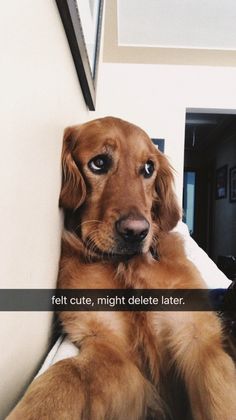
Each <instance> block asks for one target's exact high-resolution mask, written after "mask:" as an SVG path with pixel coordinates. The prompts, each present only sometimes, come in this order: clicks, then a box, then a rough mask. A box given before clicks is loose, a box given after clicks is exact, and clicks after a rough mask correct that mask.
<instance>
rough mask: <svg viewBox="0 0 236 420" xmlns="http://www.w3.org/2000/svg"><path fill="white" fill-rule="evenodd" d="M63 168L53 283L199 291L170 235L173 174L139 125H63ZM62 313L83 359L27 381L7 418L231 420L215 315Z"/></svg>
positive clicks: (233, 390)
mask: <svg viewBox="0 0 236 420" xmlns="http://www.w3.org/2000/svg"><path fill="white" fill-rule="evenodd" d="M62 166H63V181H62V190H61V195H60V206H61V207H62V208H63V209H64V211H65V231H64V234H63V238H62V253H61V260H60V270H59V277H58V287H59V288H61V289H175V288H177V289H188V288H193V289H198V288H199V289H201V288H206V285H205V284H204V281H203V280H202V278H201V277H200V274H199V272H198V271H197V269H196V268H195V267H194V266H193V264H192V263H191V262H190V261H189V260H187V258H186V256H185V251H184V247H183V244H182V240H181V237H180V236H179V235H178V234H177V233H174V232H172V229H173V228H174V227H175V225H176V224H177V222H178V220H179V219H180V217H181V213H180V209H179V206H178V204H177V201H176V197H175V194H174V192H173V185H172V184H173V175H172V170H171V167H170V165H169V163H168V161H167V159H166V157H165V156H164V155H163V154H162V153H160V152H159V151H158V150H157V149H156V148H155V146H154V145H153V144H152V142H151V140H150V138H149V137H148V135H147V134H146V133H145V132H144V131H143V130H142V129H140V128H139V127H137V126H135V125H133V124H131V123H129V122H126V121H123V120H121V119H118V118H113V117H106V118H101V119H97V120H94V121H90V122H88V123H85V124H82V125H78V126H74V127H70V128H67V129H66V130H65V135H64V144H63V152H62ZM59 316H60V319H61V322H62V324H63V328H64V331H65V332H66V333H67V334H68V336H69V338H70V340H71V341H72V342H73V343H74V344H75V345H76V346H78V348H79V350H80V352H79V354H78V356H75V357H71V358H67V359H64V360H62V361H60V362H58V363H56V364H55V365H53V366H52V367H50V368H49V369H48V370H47V371H46V372H45V373H44V374H42V375H40V376H39V377H38V378H37V379H35V380H34V381H33V382H32V384H31V385H30V387H29V389H28V390H27V392H26V394H25V396H24V397H23V399H22V400H21V401H20V402H19V404H18V405H17V407H16V408H15V410H13V412H12V413H11V414H10V416H9V419H10V420H12V419H22V420H40V419H48V420H144V419H174V420H176V419H180V420H183V419H188V420H189V419H194V420H234V419H236V372H235V365H234V363H233V360H232V359H231V357H230V356H229V355H228V354H227V353H226V352H225V350H224V347H223V340H224V336H223V333H222V329H221V325H220V321H219V320H218V318H217V316H216V314H215V313H213V312H210V311H208V312H203V311H195V312H194V311H193V312H184V311H178V312H176V311H175V312H174V311H150V312H144V311H142V312H138V311H133V312H131V311H130V312H129V311H110V312H109V311H86V312H80V311H74V312H73V311H64V312H61V313H60V315H59ZM178 391H181V392H178ZM181 395H182V396H181ZM183 395H184V398H183Z"/></svg>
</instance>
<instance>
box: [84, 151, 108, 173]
mask: <svg viewBox="0 0 236 420" xmlns="http://www.w3.org/2000/svg"><path fill="white" fill-rule="evenodd" d="M88 167H89V169H90V170H91V171H92V172H94V173H96V174H105V173H106V172H108V170H109V169H110V167H111V158H110V156H108V155H98V156H95V157H94V158H93V159H91V160H90V161H89V163H88Z"/></svg>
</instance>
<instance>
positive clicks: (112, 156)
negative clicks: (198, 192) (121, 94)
mask: <svg viewBox="0 0 236 420" xmlns="http://www.w3.org/2000/svg"><path fill="white" fill-rule="evenodd" d="M62 160H63V184H62V191H61V196H60V205H61V206H62V207H63V208H65V209H70V210H74V211H75V212H77V213H79V224H78V226H76V233H77V234H79V236H80V238H81V240H82V241H83V243H84V244H85V245H86V247H87V248H89V249H90V250H91V251H92V252H93V253H95V254H96V255H101V256H104V255H110V256H112V255H113V256H114V255H120V256H122V255H126V256H127V255H134V254H138V253H145V252H147V251H148V250H149V249H150V247H151V246H152V243H153V241H154V238H155V236H156V235H157V234H158V232H159V230H170V229H172V228H173V227H174V226H175V224H176V223H177V221H178V219H179V217H180V214H179V208H178V205H177V203H176V199H175V196H174V193H173V191H172V173H171V170H170V167H169V164H168V162H167V160H166V158H165V157H164V156H163V155H162V154H161V153H160V152H158V151H157V150H156V148H155V146H154V145H153V144H152V142H151V140H150V138H149V137H148V136H147V134H146V133H145V132H144V131H143V130H141V129H140V128H139V127H137V126H134V125H133V124H130V123H128V122H126V121H123V120H120V119H117V118H112V117H107V118H101V119H98V120H94V121H91V122H88V123H86V124H83V125H80V126H75V127H71V128H68V129H67V130H66V131H65V137H64V145H63V155H62Z"/></svg>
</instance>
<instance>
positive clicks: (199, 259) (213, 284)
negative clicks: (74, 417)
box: [37, 222, 231, 376]
mask: <svg viewBox="0 0 236 420" xmlns="http://www.w3.org/2000/svg"><path fill="white" fill-rule="evenodd" d="M174 231H175V232H178V233H180V234H181V235H182V237H183V239H184V245H185V250H186V254H187V257H188V258H189V260H191V261H192V262H193V263H194V264H195V265H196V267H197V268H198V270H199V272H200V273H201V275H202V277H203V279H204V280H205V282H206V284H207V286H208V288H209V289H215V288H228V287H229V285H230V283H231V281H230V280H229V279H228V278H227V277H226V276H225V275H224V274H223V273H222V271H220V270H219V269H218V267H217V266H216V264H215V263H214V262H213V261H212V260H211V259H210V258H209V257H208V255H207V254H206V253H205V252H204V251H203V250H202V249H201V248H200V247H199V246H198V245H197V243H196V242H195V241H194V240H193V239H192V238H191V236H190V235H189V231H188V228H187V225H186V224H184V223H183V222H179V223H178V225H177V226H176V228H175V229H174ZM78 352H79V350H78V349H77V347H76V346H74V344H72V343H71V342H70V341H69V340H68V338H66V337H64V336H61V337H60V338H59V339H58V340H57V342H56V343H55V344H54V346H53V348H52V349H51V350H50V352H49V353H48V355H47V357H46V359H45V361H44V363H43V365H42V367H41V369H40V370H39V372H38V374H37V376H38V375H40V374H42V373H43V372H45V370H46V369H48V368H49V367H50V366H51V365H53V364H54V363H56V362H58V361H59V360H62V359H66V358H67V357H73V356H75V355H77V354H78Z"/></svg>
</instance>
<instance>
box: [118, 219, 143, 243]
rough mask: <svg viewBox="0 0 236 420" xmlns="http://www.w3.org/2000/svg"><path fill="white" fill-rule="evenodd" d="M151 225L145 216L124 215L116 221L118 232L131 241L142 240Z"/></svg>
mask: <svg viewBox="0 0 236 420" xmlns="http://www.w3.org/2000/svg"><path fill="white" fill-rule="evenodd" d="M149 228H150V225H149V223H148V221H147V220H146V219H145V218H144V217H140V218H138V217H131V216H128V217H122V218H120V219H119V220H117V222H116V231H117V233H118V234H119V235H120V236H121V237H122V238H123V239H125V241H130V242H141V241H142V240H143V239H144V238H145V237H146V236H147V234H148V232H149Z"/></svg>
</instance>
